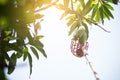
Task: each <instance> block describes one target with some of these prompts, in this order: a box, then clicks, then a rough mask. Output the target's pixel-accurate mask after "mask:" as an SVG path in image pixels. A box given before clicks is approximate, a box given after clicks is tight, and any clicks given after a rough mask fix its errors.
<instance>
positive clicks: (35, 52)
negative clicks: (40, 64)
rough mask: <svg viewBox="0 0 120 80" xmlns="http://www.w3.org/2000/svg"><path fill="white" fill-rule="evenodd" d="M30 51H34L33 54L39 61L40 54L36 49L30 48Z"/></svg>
mask: <svg viewBox="0 0 120 80" xmlns="http://www.w3.org/2000/svg"><path fill="white" fill-rule="evenodd" d="M30 49H31V50H32V52H33V54H34V55H35V56H36V58H37V59H39V55H38V52H37V51H36V49H35V48H34V47H30Z"/></svg>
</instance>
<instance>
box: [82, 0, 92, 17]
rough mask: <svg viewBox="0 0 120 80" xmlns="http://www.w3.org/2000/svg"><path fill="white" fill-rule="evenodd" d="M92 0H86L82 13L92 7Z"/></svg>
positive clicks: (84, 13) (86, 12)
mask: <svg viewBox="0 0 120 80" xmlns="http://www.w3.org/2000/svg"><path fill="white" fill-rule="evenodd" d="M92 1H93V0H88V2H87V3H86V5H85V7H84V8H83V11H82V15H86V14H88V13H89V12H90V11H91V9H92Z"/></svg>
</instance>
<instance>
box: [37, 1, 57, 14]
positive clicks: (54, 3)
mask: <svg viewBox="0 0 120 80" xmlns="http://www.w3.org/2000/svg"><path fill="white" fill-rule="evenodd" d="M58 1H59V0H56V1H55V2H53V3H51V4H49V5H47V6H45V7H43V8H40V9H38V10H36V11H35V12H39V11H43V10H45V9H47V8H49V7H51V6H53V5H56V3H57V2H58Z"/></svg>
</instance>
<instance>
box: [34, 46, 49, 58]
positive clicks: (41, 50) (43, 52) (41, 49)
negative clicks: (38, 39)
mask: <svg viewBox="0 0 120 80" xmlns="http://www.w3.org/2000/svg"><path fill="white" fill-rule="evenodd" d="M36 48H37V49H38V50H39V51H40V52H41V53H42V54H43V56H44V57H46V58H47V55H46V53H45V51H44V49H43V48H40V47H36Z"/></svg>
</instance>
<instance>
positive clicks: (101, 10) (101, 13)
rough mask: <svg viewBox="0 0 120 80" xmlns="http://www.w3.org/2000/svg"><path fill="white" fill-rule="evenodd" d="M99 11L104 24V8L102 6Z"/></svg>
mask: <svg viewBox="0 0 120 80" xmlns="http://www.w3.org/2000/svg"><path fill="white" fill-rule="evenodd" d="M99 11H100V18H101V21H102V24H104V19H103V18H104V16H103V13H104V12H103V7H102V6H101V7H100V8H99Z"/></svg>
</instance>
